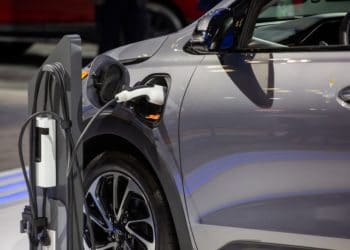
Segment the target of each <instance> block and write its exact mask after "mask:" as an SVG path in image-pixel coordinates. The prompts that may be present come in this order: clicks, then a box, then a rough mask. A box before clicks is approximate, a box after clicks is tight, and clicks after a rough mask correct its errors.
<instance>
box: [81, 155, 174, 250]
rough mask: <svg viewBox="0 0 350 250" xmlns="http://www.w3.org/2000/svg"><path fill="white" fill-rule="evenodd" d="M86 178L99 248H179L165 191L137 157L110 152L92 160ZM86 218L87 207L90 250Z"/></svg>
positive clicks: (86, 239) (85, 186)
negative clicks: (163, 191)
mask: <svg viewBox="0 0 350 250" xmlns="http://www.w3.org/2000/svg"><path fill="white" fill-rule="evenodd" d="M84 177H85V178H84V179H85V180H84V188H85V199H86V204H87V206H88V207H89V212H90V215H91V217H90V218H91V225H92V228H93V231H94V238H95V243H96V249H111V250H112V249H113V250H114V249H116V250H119V249H133V250H146V249H147V250H165V249H169V250H175V249H178V247H177V240H176V234H175V233H174V232H175V231H174V226H173V223H172V218H171V215H170V213H169V209H168V206H167V202H166V200H165V198H164V195H163V193H162V191H161V189H160V188H159V185H158V184H157V181H156V179H155V178H154V177H153V175H152V174H151V173H150V172H149V171H148V170H147V168H146V166H144V164H142V163H141V162H140V161H139V160H138V159H136V158H134V157H133V156H131V155H130V154H125V153H120V152H106V153H103V154H101V155H99V156H98V157H96V158H95V159H94V160H92V161H91V163H90V164H89V165H88V166H87V168H86V170H85V171H84ZM127 190H128V192H127ZM93 194H94V197H93ZM113 197H116V198H115V199H113ZM122 204H123V205H122ZM101 210H104V212H102V213H101V212H100V211H101ZM103 213H104V214H103ZM86 219H87V217H86V213H85V209H84V248H85V249H90V248H91V243H90V237H89V235H90V234H89V231H88V227H87V223H86V221H87V220H86ZM135 221H136V222H135ZM127 246H129V248H127Z"/></svg>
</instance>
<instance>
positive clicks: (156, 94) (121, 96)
mask: <svg viewBox="0 0 350 250" xmlns="http://www.w3.org/2000/svg"><path fill="white" fill-rule="evenodd" d="M140 97H145V98H146V100H147V101H148V102H149V103H152V104H155V105H159V106H161V105H163V104H164V102H165V88H164V87H163V86H161V85H153V86H142V87H139V88H135V89H131V90H123V91H121V92H120V93H118V94H116V95H115V99H116V101H117V102H118V103H120V102H128V101H131V100H133V99H136V98H140Z"/></svg>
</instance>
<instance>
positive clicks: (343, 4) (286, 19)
mask: <svg viewBox="0 0 350 250" xmlns="http://www.w3.org/2000/svg"><path fill="white" fill-rule="evenodd" d="M349 11H350V0H273V1H270V2H269V3H268V4H266V5H265V6H263V8H262V9H261V11H260V13H259V15H258V17H257V21H256V25H255V29H254V33H253V37H252V40H251V42H250V44H249V47H250V48H288V47H301V46H313V47H324V46H339V45H345V44H344V42H343V41H344V40H342V39H341V36H340V34H341V33H342V31H343V29H342V28H343V27H344V22H345V21H346V20H345V19H346V18H345V17H346V15H347V13H348V12H349ZM347 36H348V34H347Z"/></svg>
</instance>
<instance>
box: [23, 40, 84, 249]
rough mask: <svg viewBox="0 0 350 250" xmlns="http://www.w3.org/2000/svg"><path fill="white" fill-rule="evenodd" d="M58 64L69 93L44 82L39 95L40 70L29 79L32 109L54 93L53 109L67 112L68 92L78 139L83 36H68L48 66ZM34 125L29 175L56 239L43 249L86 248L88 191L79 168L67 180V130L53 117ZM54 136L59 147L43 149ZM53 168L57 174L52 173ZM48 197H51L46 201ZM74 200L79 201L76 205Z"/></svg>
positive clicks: (40, 106)
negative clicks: (84, 239)
mask: <svg viewBox="0 0 350 250" xmlns="http://www.w3.org/2000/svg"><path fill="white" fill-rule="evenodd" d="M52 64H60V65H61V66H63V67H62V68H63V72H64V74H63V82H64V85H65V90H66V93H61V92H60V91H62V89H60V88H58V87H57V86H55V87H54V88H53V89H51V88H46V87H41V88H39V91H38V92H37V94H36V93H35V88H36V87H37V86H36V85H37V80H38V79H37V78H38V77H39V75H40V74H39V73H38V74H37V75H36V76H35V77H34V79H33V80H32V81H31V82H30V84H29V89H28V94H29V95H28V100H29V101H28V107H29V114H32V113H33V109H32V107H34V106H35V107H36V108H35V109H36V111H43V107H44V105H46V102H47V98H48V94H49V95H50V98H51V100H50V102H51V103H50V106H51V107H50V111H52V112H54V113H57V114H58V115H60V116H61V115H63V110H62V103H61V102H62V99H60V95H62V94H65V95H66V96H67V103H68V113H69V117H70V121H69V123H70V125H69V129H70V133H71V135H72V139H73V142H75V141H76V140H77V138H78V137H79V136H80V134H81V128H82V117H81V114H82V111H81V109H82V105H81V99H82V86H81V69H82V55H81V39H80V37H79V36H77V35H68V36H65V37H63V38H62V39H61V41H60V42H59V43H58V45H57V47H56V49H55V50H54V51H53V52H52V53H51V54H50V56H49V57H48V58H47V60H46V61H45V63H44V65H52ZM44 67H45V66H44ZM32 124H34V125H33V126H32V128H31V129H32V133H31V137H30V164H29V177H30V181H31V183H35V185H33V193H34V196H35V197H34V198H36V199H37V200H38V204H37V207H38V211H39V212H38V216H42V217H46V218H47V229H48V233H49V239H50V240H49V241H50V243H49V245H48V246H45V247H43V249H50V250H54V249H60V250H65V249H67V250H76V249H81V246H83V243H82V241H83V238H82V235H83V234H82V230H83V202H84V190H82V186H81V183H80V181H81V180H79V178H80V177H79V176H78V174H77V173H76V172H73V174H72V175H70V178H68V179H67V175H66V171H67V162H68V157H69V153H70V152H69V149H68V148H69V147H68V145H67V140H66V138H65V135H64V132H63V131H62V129H59V128H58V125H56V128H55V129H53V128H54V127H55V126H54V125H53V122H52V121H48V120H47V119H46V120H45V118H37V120H36V122H34V123H32ZM35 124H36V125H35ZM45 126H46V127H45ZM36 128H41V131H44V134H40V133H38V130H37V129H36ZM50 128H51V129H50ZM45 129H46V130H47V131H46V130H45ZM45 131H46V132H45ZM45 136H46V137H45ZM40 138H42V139H40ZM50 138H51V139H52V138H55V142H51V143H54V146H53V147H52V148H51V150H53V151H54V152H47V151H43V150H41V149H40V143H50V142H49V141H50ZM45 141H46V142H45ZM43 146H45V145H43ZM46 150H47V148H46ZM82 150H83V148H82V147H80V148H79V150H78V151H77V155H76V159H77V162H79V163H81V164H80V165H82V161H83V157H82ZM40 152H46V153H45V156H42V157H39V158H40V159H39V160H38V155H40ZM45 157H46V159H47V160H49V161H54V162H50V163H49V164H43V163H45V160H44V158H45ZM50 166H51V167H50ZM53 166H54V167H53ZM52 171H53V172H54V173H51V172H52ZM43 187H44V188H45V189H44V188H43ZM44 196H45V197H47V199H46V200H47V202H45V204H44ZM73 200H74V206H72V204H71V202H72V201H73ZM31 205H33V204H31ZM43 215H45V216H43Z"/></svg>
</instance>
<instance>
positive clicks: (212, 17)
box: [187, 8, 234, 53]
mask: <svg viewBox="0 0 350 250" xmlns="http://www.w3.org/2000/svg"><path fill="white" fill-rule="evenodd" d="M233 42H234V32H233V14H232V11H231V10H230V9H226V8H224V9H216V10H214V11H211V12H208V13H207V14H205V15H204V16H203V17H202V18H200V19H199V20H198V23H197V26H196V28H195V30H194V32H193V34H192V37H191V40H190V41H189V43H188V44H187V48H188V49H189V50H191V51H193V52H196V53H206V52H217V51H219V50H225V49H229V48H231V47H232V45H233Z"/></svg>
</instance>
